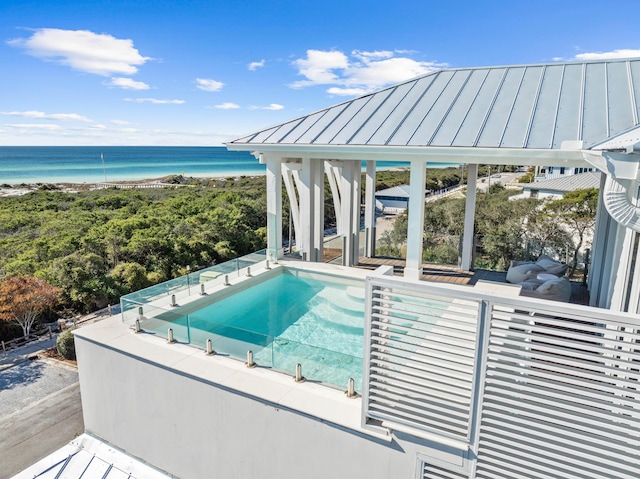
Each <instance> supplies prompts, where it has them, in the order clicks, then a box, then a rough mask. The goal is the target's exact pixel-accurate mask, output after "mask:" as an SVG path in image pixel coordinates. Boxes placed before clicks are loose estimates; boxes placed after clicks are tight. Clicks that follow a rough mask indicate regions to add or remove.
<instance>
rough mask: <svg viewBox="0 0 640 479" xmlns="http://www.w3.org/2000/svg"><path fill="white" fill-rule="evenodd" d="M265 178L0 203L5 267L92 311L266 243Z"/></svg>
mask: <svg viewBox="0 0 640 479" xmlns="http://www.w3.org/2000/svg"><path fill="white" fill-rule="evenodd" d="M264 194H265V190H264V179H261V178H246V179H241V180H237V181H227V182H225V181H222V180H218V181H216V182H214V183H213V184H208V185H202V184H198V185H194V186H183V187H180V188H178V187H176V188H161V189H144V190H116V189H107V190H96V191H81V192H78V193H64V192H60V191H42V190H41V191H34V192H32V193H29V194H27V195H24V196H18V197H5V198H0V265H2V268H3V269H4V271H3V272H4V274H5V275H7V276H11V275H16V274H22V275H31V276H36V277H39V278H43V279H45V280H46V281H48V282H49V283H51V284H53V285H55V286H58V287H60V288H61V289H62V291H63V303H64V305H65V306H67V307H69V308H72V309H74V310H81V311H90V310H93V309H95V308H99V307H104V306H106V305H107V304H108V303H114V302H116V301H117V300H118V298H119V297H120V295H122V294H125V293H127V292H130V291H133V290H137V289H140V288H142V287H145V286H148V285H150V284H153V283H158V282H161V281H165V280H167V279H170V278H173V277H176V276H179V275H182V274H184V273H185V272H186V267H187V266H189V267H190V268H191V269H193V270H195V269H199V268H202V267H206V266H210V265H212V264H214V263H215V262H221V261H226V260H228V259H230V258H234V257H236V256H238V255H243V254H246V253H249V252H253V251H256V250H259V249H261V248H263V247H264V246H265V237H266V228H265V224H266V218H265V217H266V211H265V206H264V205H265V198H264Z"/></svg>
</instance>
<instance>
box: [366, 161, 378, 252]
mask: <svg viewBox="0 0 640 479" xmlns="http://www.w3.org/2000/svg"><path fill="white" fill-rule="evenodd" d="M364 231H365V240H364V241H365V244H364V255H365V256H366V257H367V258H372V257H374V256H375V254H376V162H375V161H367V176H366V179H365V193H364Z"/></svg>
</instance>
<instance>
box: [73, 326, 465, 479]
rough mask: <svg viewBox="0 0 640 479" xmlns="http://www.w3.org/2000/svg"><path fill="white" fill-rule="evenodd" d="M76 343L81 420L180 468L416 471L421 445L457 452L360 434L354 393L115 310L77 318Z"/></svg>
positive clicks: (312, 477)
mask: <svg viewBox="0 0 640 479" xmlns="http://www.w3.org/2000/svg"><path fill="white" fill-rule="evenodd" d="M76 350H77V355H78V365H79V373H80V384H81V393H82V405H83V411H84V422H85V427H86V430H87V432H89V433H90V434H92V435H95V436H97V437H99V438H101V439H103V440H105V441H106V442H108V443H111V444H112V445H114V446H116V447H117V448H119V449H121V450H123V451H125V452H127V453H129V454H131V455H133V456H135V457H137V458H140V459H142V460H144V461H145V462H147V463H150V464H151V465H153V466H155V467H157V468H159V469H161V470H163V471H166V472H168V473H171V474H173V475H175V476H176V477H180V478H184V479H189V478H194V479H196V478H197V479H199V478H212V479H215V478H220V479H233V478H238V479H251V478H256V479H257V478H260V479H265V478H278V479H287V478H291V479H294V478H295V479H298V478H305V479H316V478H317V479H321V478H322V479H324V478H351V477H353V478H364V477H366V478H368V479H376V478H380V479H382V478H385V479H388V478H412V479H413V478H414V477H415V469H416V457H417V454H418V453H422V454H430V455H432V456H433V455H434V454H435V456H436V457H439V458H440V459H444V460H445V461H456V460H457V459H456V458H454V457H453V456H449V455H448V454H447V453H446V452H440V451H437V452H434V451H433V450H432V449H431V448H430V447H428V445H427V444H426V443H425V442H424V441H422V442H421V440H418V439H414V438H412V437H411V436H402V435H399V436H395V437H394V438H393V439H392V440H390V439H388V438H384V437H382V436H379V437H376V436H374V435H368V434H367V433H365V432H363V431H362V430H361V429H360V428H359V423H360V399H347V398H346V397H345V396H344V394H343V393H342V392H341V391H337V390H333V389H331V388H327V387H324V386H320V385H317V384H313V383H302V384H297V383H295V382H294V381H293V380H292V378H290V377H288V376H286V375H283V374H279V373H275V372H273V371H268V370H264V369H247V368H245V367H244V365H243V364H242V363H241V362H239V361H234V360H232V359H229V358H223V357H219V356H218V357H216V356H214V357H207V356H206V355H204V354H203V353H202V351H199V350H196V349H194V348H191V347H188V346H185V345H168V344H166V343H164V342H163V341H162V340H160V339H158V338H154V337H150V335H144V334H143V335H136V334H134V333H132V332H131V331H129V330H128V329H127V328H126V327H124V326H123V325H122V323H119V322H118V320H117V319H116V318H113V319H109V320H106V321H103V322H102V323H98V324H96V325H92V326H89V327H86V328H82V329H81V330H78V333H77V335H76ZM158 358H159V359H158ZM261 398H269V399H261ZM296 409H298V410H296ZM298 411H303V412H298ZM314 411H317V412H318V414H313V412H314ZM313 416H317V417H313ZM331 417H333V418H335V419H336V420H335V421H332V420H327V419H326V418H331ZM345 425H346V426H345ZM400 437H402V439H401V438H400Z"/></svg>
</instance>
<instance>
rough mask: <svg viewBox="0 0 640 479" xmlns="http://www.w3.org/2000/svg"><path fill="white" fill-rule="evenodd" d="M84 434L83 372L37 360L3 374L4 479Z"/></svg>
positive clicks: (0, 446)
mask: <svg viewBox="0 0 640 479" xmlns="http://www.w3.org/2000/svg"><path fill="white" fill-rule="evenodd" d="M83 432H84V423H83V420H82V405H81V402H80V384H79V383H78V373H77V372H76V371H74V370H73V369H69V367H68V366H61V365H59V364H57V363H55V362H52V361H48V360H43V359H36V360H33V361H27V362H24V363H21V364H19V365H16V366H13V367H10V368H7V369H4V370H2V371H0V457H1V460H0V479H5V478H10V477H12V476H13V475H15V474H17V473H18V472H20V471H22V470H23V469H26V468H27V467H28V466H30V465H32V464H34V463H35V462H37V461H39V460H40V459H42V458H43V457H45V456H47V455H49V454H51V453H52V452H54V451H55V450H57V449H59V448H61V447H62V446H64V445H66V444H67V443H69V441H71V440H72V439H73V438H74V437H76V436H78V435H80V434H82V433H83Z"/></svg>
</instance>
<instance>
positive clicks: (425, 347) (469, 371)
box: [365, 278, 479, 442]
mask: <svg viewBox="0 0 640 479" xmlns="http://www.w3.org/2000/svg"><path fill="white" fill-rule="evenodd" d="M369 281H370V285H371V286H370V287H371V288H372V289H371V309H370V318H369V319H370V330H369V332H368V335H367V344H365V348H366V349H367V351H366V352H365V354H366V356H367V358H366V360H367V361H368V363H367V364H366V368H367V371H368V378H367V387H368V391H367V394H365V401H366V404H365V408H366V412H365V414H366V417H367V418H368V419H374V420H377V421H382V422H383V423H384V424H385V425H387V426H389V427H393V425H401V426H403V427H404V428H405V430H406V429H407V428H408V429H409V430H410V432H411V433H412V434H414V435H417V436H421V435H422V434H423V433H425V432H427V433H431V434H433V433H436V434H439V435H442V436H445V437H449V438H453V439H457V440H460V441H464V442H468V440H469V434H470V432H469V431H470V420H471V399H472V390H473V386H474V383H473V378H474V368H475V357H476V341H477V338H476V336H477V321H478V309H479V303H478V302H477V301H468V300H463V299H454V298H446V297H443V296H441V295H439V296H436V295H434V294H425V292H424V288H420V287H415V285H412V284H408V283H402V282H397V283H389V282H388V281H383V282H382V283H376V280H372V279H371V278H370V279H369Z"/></svg>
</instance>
